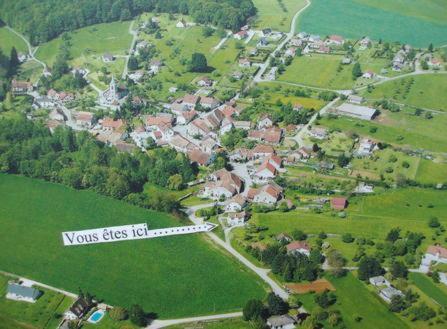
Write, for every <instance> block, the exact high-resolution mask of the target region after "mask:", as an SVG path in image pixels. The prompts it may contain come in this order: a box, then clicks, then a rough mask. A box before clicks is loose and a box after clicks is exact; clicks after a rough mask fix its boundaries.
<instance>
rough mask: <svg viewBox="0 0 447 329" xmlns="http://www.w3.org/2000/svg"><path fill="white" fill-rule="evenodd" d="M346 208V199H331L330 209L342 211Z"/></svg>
mask: <svg viewBox="0 0 447 329" xmlns="http://www.w3.org/2000/svg"><path fill="white" fill-rule="evenodd" d="M347 206H348V200H346V198H332V199H331V208H332V209H334V210H343V209H345V208H346V207H347Z"/></svg>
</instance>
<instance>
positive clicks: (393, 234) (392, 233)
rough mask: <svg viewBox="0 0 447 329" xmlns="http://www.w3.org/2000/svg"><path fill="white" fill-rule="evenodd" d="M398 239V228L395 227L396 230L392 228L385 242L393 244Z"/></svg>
mask: <svg viewBox="0 0 447 329" xmlns="http://www.w3.org/2000/svg"><path fill="white" fill-rule="evenodd" d="M399 237H400V228H398V227H396V228H392V229H391V230H390V231H389V232H388V234H387V236H386V238H385V240H386V241H390V242H395V241H396V240H397V239H399Z"/></svg>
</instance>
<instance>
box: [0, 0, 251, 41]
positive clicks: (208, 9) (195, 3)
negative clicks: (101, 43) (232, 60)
mask: <svg viewBox="0 0 447 329" xmlns="http://www.w3.org/2000/svg"><path fill="white" fill-rule="evenodd" d="M143 12H155V13H157V12H160V13H172V14H175V13H180V14H185V15H186V14H187V15H191V16H192V17H193V19H194V20H195V21H196V22H197V23H201V24H212V25H216V26H220V27H222V28H227V29H232V30H237V29H238V28H239V27H241V26H242V25H244V24H245V23H246V21H247V18H249V17H250V16H253V15H254V14H255V13H256V8H255V6H254V5H253V2H252V0H41V1H35V0H16V1H10V0H0V19H1V20H3V21H4V22H6V23H7V24H8V25H10V26H12V27H14V28H16V29H18V30H20V31H22V32H23V33H25V34H26V35H27V36H28V37H29V39H30V42H31V43H32V44H33V45H37V44H39V43H42V42H46V41H49V40H51V39H53V38H55V37H57V36H58V35H60V34H62V33H63V32H67V31H72V30H75V29H78V28H81V27H84V26H89V25H93V24H98V23H107V22H113V21H118V20H130V19H132V18H133V17H135V16H137V15H139V14H141V13H143Z"/></svg>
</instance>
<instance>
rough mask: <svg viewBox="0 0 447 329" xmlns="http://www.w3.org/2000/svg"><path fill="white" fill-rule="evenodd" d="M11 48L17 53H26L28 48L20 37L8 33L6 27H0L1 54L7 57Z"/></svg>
mask: <svg viewBox="0 0 447 329" xmlns="http://www.w3.org/2000/svg"><path fill="white" fill-rule="evenodd" d="M12 47H15V48H16V50H17V52H22V53H27V52H28V47H27V46H26V44H25V42H24V41H23V40H22V39H21V38H20V37H18V36H17V35H16V34H14V33H13V32H11V31H9V30H8V29H7V28H6V27H0V50H1V51H2V52H3V54H5V55H7V56H9V52H10V51H11V49H12Z"/></svg>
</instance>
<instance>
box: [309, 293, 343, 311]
mask: <svg viewBox="0 0 447 329" xmlns="http://www.w3.org/2000/svg"><path fill="white" fill-rule="evenodd" d="M314 299H315V303H317V304H318V305H320V306H321V307H322V308H328V307H329V306H331V305H333V304H335V302H336V301H337V296H335V294H334V293H333V292H328V291H327V290H325V291H324V292H322V293H320V294H316V295H315V298H314Z"/></svg>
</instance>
